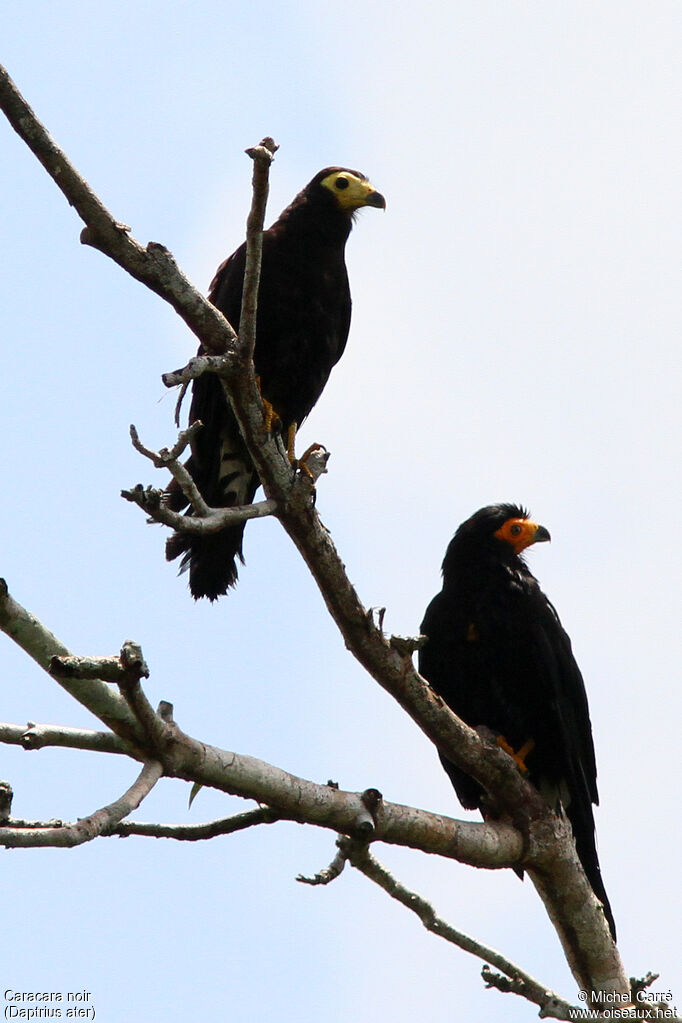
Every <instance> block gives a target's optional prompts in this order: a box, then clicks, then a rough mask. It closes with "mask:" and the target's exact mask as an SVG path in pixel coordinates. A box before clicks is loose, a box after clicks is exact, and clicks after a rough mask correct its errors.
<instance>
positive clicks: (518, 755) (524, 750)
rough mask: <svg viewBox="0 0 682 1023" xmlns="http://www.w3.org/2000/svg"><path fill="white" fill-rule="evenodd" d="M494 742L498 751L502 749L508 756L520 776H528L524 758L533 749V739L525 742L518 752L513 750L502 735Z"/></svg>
mask: <svg viewBox="0 0 682 1023" xmlns="http://www.w3.org/2000/svg"><path fill="white" fill-rule="evenodd" d="M495 741H496V742H497V745H498V746H499V747H500V749H503V750H504V752H505V753H508V754H509V756H510V757H511V758H512V760H513V761H514V763H515V764H516V766H517V767H518V769H519V771H520V772H521V774H528V768H527V767H526V757H527V756H528V754H529V753H532V752H533V750H534V749H535V739H529V740H528V741H527V742H524V744H523V746H522V747H521V749H519V750H514V749H513V748H512V747H511V746H510V745H509V743H508V742H507V740H506V739H505V737H504V736H503V735H498V736H497V739H496V740H495Z"/></svg>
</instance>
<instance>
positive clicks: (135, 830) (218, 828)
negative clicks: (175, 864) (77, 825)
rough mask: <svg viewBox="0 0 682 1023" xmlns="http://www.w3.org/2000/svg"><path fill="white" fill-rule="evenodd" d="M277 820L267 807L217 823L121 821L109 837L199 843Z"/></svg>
mask: <svg viewBox="0 0 682 1023" xmlns="http://www.w3.org/2000/svg"><path fill="white" fill-rule="evenodd" d="M279 819H280V818H279V816H278V814H277V812H276V811H275V810H272V809H271V808H270V807H269V806H260V807H258V809H256V810H247V811H246V812H245V813H238V814H235V815H234V816H233V817H223V818H221V819H220V820H215V821H208V822H207V823H205V824H145V823H143V822H141V821H121V823H120V824H119V825H118V826H117V827H116V829H115V830H113V831H111V832H110V834H111V835H119V836H120V837H121V838H128V837H129V836H130V835H140V836H144V837H147V838H173V839H176V840H177V841H178V842H199V841H203V840H205V839H209V838H216V837H217V836H218V835H232V834H234V832H236V831H243V830H244V829H245V828H252V827H255V826H256V825H257V824H274V823H275V822H276V821H278V820H279Z"/></svg>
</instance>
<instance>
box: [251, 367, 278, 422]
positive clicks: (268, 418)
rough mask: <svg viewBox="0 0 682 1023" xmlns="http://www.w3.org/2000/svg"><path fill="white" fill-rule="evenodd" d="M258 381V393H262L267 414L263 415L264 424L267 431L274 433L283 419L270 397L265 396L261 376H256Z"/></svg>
mask: <svg viewBox="0 0 682 1023" xmlns="http://www.w3.org/2000/svg"><path fill="white" fill-rule="evenodd" d="M256 383H257V385H258V393H259V394H260V397H261V401H262V402H263V407H264V409H265V415H264V416H263V426H264V427H265V432H266V433H272V432H273V429H276V428H277V427H278V426H279V424H280V422H281V420H280V418H279V414H278V412H277V410H276V409H275V408H274V406H273V405H271V404H270V402H269V401H268V399H267V398H266V397H265V395H264V394H263V392H262V390H261V386H260V377H256Z"/></svg>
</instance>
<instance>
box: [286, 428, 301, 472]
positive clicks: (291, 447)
mask: <svg viewBox="0 0 682 1023" xmlns="http://www.w3.org/2000/svg"><path fill="white" fill-rule="evenodd" d="M297 430H298V423H292V424H291V426H290V427H289V429H288V430H287V455H288V456H289V461H290V462H291V464H292V465H296V431H297Z"/></svg>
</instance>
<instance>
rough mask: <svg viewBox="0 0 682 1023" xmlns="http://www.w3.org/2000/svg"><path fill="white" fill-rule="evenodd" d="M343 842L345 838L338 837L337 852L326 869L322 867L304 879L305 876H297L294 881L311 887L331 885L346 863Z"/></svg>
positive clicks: (346, 856)
mask: <svg viewBox="0 0 682 1023" xmlns="http://www.w3.org/2000/svg"><path fill="white" fill-rule="evenodd" d="M345 841H346V836H345V835H339V837H338V839H337V840H336V845H337V846H338V851H337V853H336V856H335V857H334V859H333V860H332V861H331V863H330V864H329V866H328V867H323V868H322V870H320V871H318V872H317V874H313V876H312V877H306V875H305V874H299V875H298V876H297V877H296V880H297V881H300V882H301V884H309V885H313V886H314V885H325V884H331V882H332V881H335V880H336V878H337V877H339V876H340V874H341V873H342V871H343V868H344V867H345V866H346V863H347V862H348V849H347V847H346V845H345V844H344V843H345Z"/></svg>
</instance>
